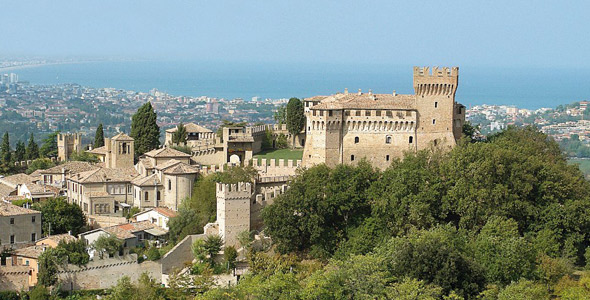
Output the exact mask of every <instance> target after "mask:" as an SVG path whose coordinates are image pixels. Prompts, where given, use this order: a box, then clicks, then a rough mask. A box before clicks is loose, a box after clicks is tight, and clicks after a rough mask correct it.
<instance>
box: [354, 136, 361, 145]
mask: <svg viewBox="0 0 590 300" xmlns="http://www.w3.org/2000/svg"><path fill="white" fill-rule="evenodd" d="M359 141H360V139H359V137H358V136H355V137H354V143H355V144H358V143H359Z"/></svg>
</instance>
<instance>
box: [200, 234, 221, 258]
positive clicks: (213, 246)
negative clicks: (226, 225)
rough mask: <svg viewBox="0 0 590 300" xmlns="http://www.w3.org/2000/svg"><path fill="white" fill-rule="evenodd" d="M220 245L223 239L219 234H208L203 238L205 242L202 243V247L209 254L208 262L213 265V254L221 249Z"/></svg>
mask: <svg viewBox="0 0 590 300" xmlns="http://www.w3.org/2000/svg"><path fill="white" fill-rule="evenodd" d="M221 246H223V239H222V238H221V236H219V235H208V236H207V238H205V243H204V244H203V248H204V249H205V252H206V253H207V254H208V255H209V263H210V264H211V265H212V266H213V264H214V262H215V255H217V253H219V251H221Z"/></svg>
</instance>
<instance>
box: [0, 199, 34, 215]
mask: <svg viewBox="0 0 590 300" xmlns="http://www.w3.org/2000/svg"><path fill="white" fill-rule="evenodd" d="M40 213H41V212H40V211H36V210H32V209H28V208H24V207H20V206H16V205H14V204H10V203H6V202H4V201H1V202H0V216H18V215H31V214H40Z"/></svg>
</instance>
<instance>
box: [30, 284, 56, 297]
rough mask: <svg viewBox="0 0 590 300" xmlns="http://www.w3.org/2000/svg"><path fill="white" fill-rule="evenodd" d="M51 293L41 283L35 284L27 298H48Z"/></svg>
mask: <svg viewBox="0 0 590 300" xmlns="http://www.w3.org/2000/svg"><path fill="white" fill-rule="evenodd" d="M50 296H51V294H50V293H49V290H48V289H47V288H46V287H45V286H43V285H37V286H35V287H34V288H33V289H32V290H31V291H30V292H29V297H28V299H29V300H47V299H50Z"/></svg>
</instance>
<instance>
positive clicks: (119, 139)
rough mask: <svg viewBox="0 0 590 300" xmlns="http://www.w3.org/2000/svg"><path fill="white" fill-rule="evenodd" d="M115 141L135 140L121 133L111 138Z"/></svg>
mask: <svg viewBox="0 0 590 300" xmlns="http://www.w3.org/2000/svg"><path fill="white" fill-rule="evenodd" d="M111 139H112V140H113V141H133V138H132V137H130V136H128V135H126V134H124V133H122V132H120V133H119V134H117V135H115V136H114V137H112V138H111Z"/></svg>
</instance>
